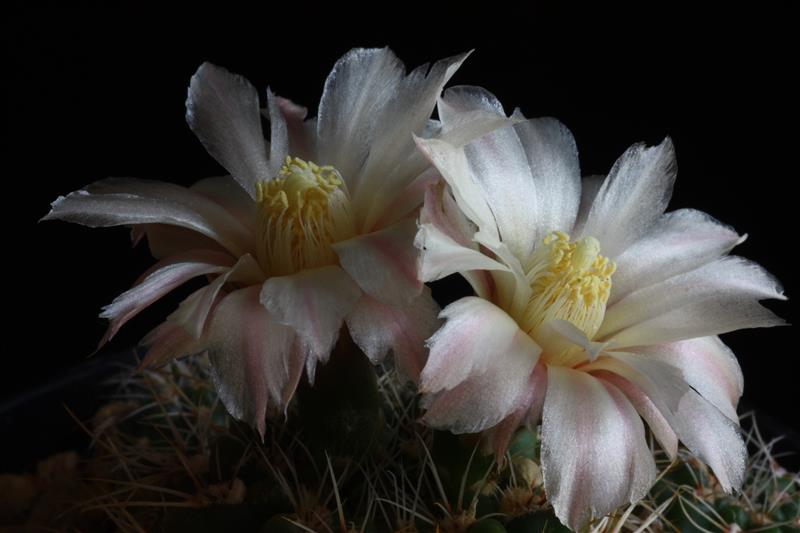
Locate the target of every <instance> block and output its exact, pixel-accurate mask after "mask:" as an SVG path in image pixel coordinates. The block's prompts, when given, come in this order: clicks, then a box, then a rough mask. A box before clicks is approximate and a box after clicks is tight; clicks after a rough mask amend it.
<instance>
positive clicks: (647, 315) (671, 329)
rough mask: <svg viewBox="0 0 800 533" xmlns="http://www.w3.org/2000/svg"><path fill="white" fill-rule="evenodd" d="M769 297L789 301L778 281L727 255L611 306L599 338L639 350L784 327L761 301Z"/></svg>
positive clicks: (749, 262) (760, 269) (641, 290)
mask: <svg viewBox="0 0 800 533" xmlns="http://www.w3.org/2000/svg"><path fill="white" fill-rule="evenodd" d="M767 298H777V299H785V297H784V296H783V292H782V289H781V287H780V284H779V283H778V282H777V280H775V278H773V277H772V276H771V275H770V274H769V273H767V272H766V271H765V270H764V269H763V268H762V267H760V266H759V265H757V264H755V263H753V262H751V261H748V260H745V259H743V258H741V257H734V256H731V257H725V258H722V259H719V260H717V261H715V262H713V263H710V264H708V265H705V266H703V267H701V268H698V269H696V270H693V271H691V272H687V273H684V274H679V275H677V276H673V277H672V278H669V279H667V280H665V281H663V282H661V283H658V284H656V285H651V286H649V287H645V288H642V289H639V290H637V291H635V292H633V293H631V294H629V295H628V296H626V297H625V298H623V299H622V300H620V301H619V302H617V303H616V304H614V305H612V306H610V307H609V308H608V309H606V314H605V319H604V321H603V325H602V326H601V328H600V331H598V333H597V338H598V339H601V340H602V339H609V338H613V339H614V341H615V343H616V346H618V347H623V346H639V345H649V344H660V343H666V342H672V341H676V340H681V339H691V338H695V337H703V336H708V335H716V334H720V333H726V332H729V331H734V330H737V329H741V328H752V327H768V326H775V325H779V324H783V321H782V320H781V319H779V318H778V317H776V316H775V315H774V314H773V313H772V311H770V310H768V309H766V308H765V307H763V306H761V305H760V304H759V303H758V301H759V300H764V299H767Z"/></svg>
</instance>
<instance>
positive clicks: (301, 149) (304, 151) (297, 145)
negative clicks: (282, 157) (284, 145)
mask: <svg viewBox="0 0 800 533" xmlns="http://www.w3.org/2000/svg"><path fill="white" fill-rule="evenodd" d="M274 98H275V105H276V106H277V108H278V109H279V110H280V112H281V115H282V116H283V121H284V122H285V123H286V133H287V135H288V139H289V148H288V153H289V154H291V155H292V156H294V157H299V158H301V159H305V160H309V159H314V151H315V150H316V142H317V140H316V138H317V124H316V119H311V120H306V115H308V109H306V108H305V107H303V106H301V105H298V104H295V103H294V102H292V101H291V100H289V99H288V98H283V97H282V96H275V97H274ZM270 111H271V110H270ZM270 148H271V146H270Z"/></svg>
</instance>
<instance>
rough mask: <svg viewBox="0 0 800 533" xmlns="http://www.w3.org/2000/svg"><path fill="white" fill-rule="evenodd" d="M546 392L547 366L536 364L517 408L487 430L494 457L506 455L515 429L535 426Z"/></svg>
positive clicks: (540, 414) (540, 413)
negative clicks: (523, 426)
mask: <svg viewBox="0 0 800 533" xmlns="http://www.w3.org/2000/svg"><path fill="white" fill-rule="evenodd" d="M546 392H547V366H546V365H543V364H538V365H536V368H534V370H533V373H532V374H531V376H530V379H529V382H528V388H527V391H526V394H524V395H523V396H522V397H521V398H520V399H519V407H518V408H517V409H516V410H514V412H512V413H511V414H510V415H508V416H507V417H506V418H505V419H504V420H503V421H502V422H500V423H499V424H497V425H496V426H495V427H493V428H492V429H491V430H489V445H490V446H491V449H492V451H493V452H494V454H495V457H498V458H500V457H502V456H503V455H504V454H505V453H506V450H508V444H509V443H510V442H511V437H513V436H514V432H515V431H516V430H517V428H519V427H520V426H522V425H526V426H528V427H535V426H536V423H537V422H538V421H539V418H540V417H541V416H542V407H543V406H544V397H545V394H546Z"/></svg>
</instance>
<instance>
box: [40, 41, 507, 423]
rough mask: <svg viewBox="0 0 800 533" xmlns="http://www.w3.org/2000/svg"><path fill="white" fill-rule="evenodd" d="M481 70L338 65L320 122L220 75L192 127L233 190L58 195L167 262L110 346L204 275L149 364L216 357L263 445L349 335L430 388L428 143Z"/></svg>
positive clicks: (107, 188) (144, 284)
mask: <svg viewBox="0 0 800 533" xmlns="http://www.w3.org/2000/svg"><path fill="white" fill-rule="evenodd" d="M465 57H466V54H463V55H460V56H457V57H453V58H450V59H445V60H442V61H439V62H437V63H435V64H433V65H432V66H430V67H429V66H428V65H424V66H422V67H419V68H417V69H416V70H414V71H412V72H411V73H408V74H406V71H405V68H404V66H403V64H402V63H401V62H400V61H399V60H398V59H397V57H396V56H395V55H394V54H393V53H392V52H391V51H390V50H388V49H380V50H379V49H371V50H366V49H354V50H352V51H350V52H349V53H347V54H345V55H344V56H343V57H342V58H341V59H340V60H339V61H338V62H337V63H336V65H335V66H334V68H333V70H332V71H331V73H330V75H329V76H328V78H327V80H326V82H325V87H324V90H323V93H322V98H321V101H320V104H319V114H318V116H317V118H314V119H310V120H305V117H306V109H305V108H303V107H300V106H298V105H296V104H294V103H292V102H290V101H289V100H286V99H284V98H281V97H278V96H275V95H274V94H272V93H271V92H270V91H268V92H267V95H266V96H267V98H266V102H267V107H266V109H264V110H260V109H259V98H258V93H257V91H256V89H255V88H254V87H253V86H252V85H251V84H250V83H249V82H248V81H247V80H246V79H244V78H242V77H241V76H238V75H235V74H231V73H229V72H228V71H226V70H224V69H222V68H220V67H217V66H214V65H211V64H207V63H206V64H203V65H202V66H201V67H200V68H199V69H198V70H197V73H196V74H195V75H194V76H193V77H192V79H191V84H190V86H189V94H188V99H187V101H186V109H187V112H186V117H187V121H188V123H189V126H190V127H191V129H192V130H193V131H194V133H195V134H196V135H197V136H198V138H199V139H200V141H201V142H202V143H203V145H204V146H205V147H206V149H207V150H208V152H209V153H210V154H211V155H212V156H213V157H214V158H215V159H216V160H217V161H218V162H219V163H220V164H221V165H222V166H223V167H224V168H225V169H226V170H227V171H228V172H230V176H226V177H217V178H208V179H204V180H201V181H199V182H197V183H195V184H194V185H192V186H191V187H189V188H186V187H182V186H178V185H174V184H170V183H164V182H158V181H145V180H139V179H106V180H102V181H99V182H97V183H93V184H91V185H89V186H87V187H86V188H85V189H82V190H79V191H76V192H73V193H71V194H69V195H68V196H66V197H61V198H58V199H57V200H56V201H55V202H54V203H53V205H52V211H51V212H50V213H49V214H48V215H47V216H45V217H44V219H46V220H51V219H61V220H67V221H70V222H77V223H79V224H83V225H87V226H91V227H98V226H117V225H130V226H133V227H134V231H133V235H134V239H135V240H139V239H140V238H141V237H143V236H146V238H147V241H148V243H149V245H150V249H151V251H152V253H153V255H154V256H155V257H156V258H157V259H158V260H159V261H158V263H157V264H156V265H155V266H153V267H152V268H151V269H150V270H148V271H147V272H145V274H144V275H142V276H141V278H140V279H139V280H138V281H137V282H136V284H135V285H134V287H133V288H132V289H130V290H129V291H127V292H125V293H124V294H122V295H120V296H119V297H118V298H117V299H115V300H114V302H113V303H111V304H110V305H108V306H107V307H105V308H104V310H103V313H102V315H101V316H102V317H105V318H108V319H110V321H111V324H110V327H109V329H108V332H107V334H106V335H105V337H104V339H103V342H105V341H106V340H108V339H110V338H111V337H112V336H113V335H114V334H115V333H116V332H117V330H118V329H119V328H120V327H121V326H122V325H123V324H124V323H125V322H127V321H128V320H130V319H131V318H132V317H134V316H135V315H136V314H138V313H139V312H140V311H142V310H143V309H144V308H146V307H147V306H148V305H150V304H152V303H153V302H154V301H156V300H158V299H159V298H161V297H162V296H163V295H164V294H166V293H168V292H169V291H171V290H172V289H174V288H175V287H177V286H179V285H181V284H183V283H184V282H186V281H188V280H190V279H192V278H195V277H198V276H204V277H207V278H208V279H209V284H208V285H207V286H205V287H203V288H201V289H199V290H197V291H196V292H194V293H193V294H191V295H190V296H189V297H188V298H186V300H184V301H183V303H182V304H181V305H180V307H179V308H178V309H177V310H176V311H175V312H174V313H172V314H171V315H170V316H169V317H168V318H167V320H166V321H165V322H164V323H163V324H161V325H160V326H159V327H157V328H156V329H155V330H153V331H152V332H151V333H150V334H148V336H147V337H146V338H145V339H144V341H143V342H144V344H146V345H148V346H149V351H148V353H147V356H146V360H145V363H148V364H150V363H153V364H155V363H159V362H163V361H165V360H167V359H169V358H171V357H175V356H180V355H186V354H191V353H198V352H204V351H207V352H208V354H209V356H210V360H211V363H212V371H213V377H214V379H215V382H216V386H217V388H218V390H219V394H220V397H221V398H222V401H223V402H224V404H225V406H226V407H227V408H228V410H229V411H230V412H231V414H233V415H234V416H235V417H237V418H240V419H243V420H246V421H247V422H249V423H250V424H252V425H254V426H255V427H257V428H258V430H259V431H260V432H262V433H263V430H264V417H265V415H266V414H267V412H268V411H280V410H285V407H286V405H287V404H288V402H289V400H290V399H291V397H292V395H293V394H294V391H295V388H296V386H297V384H298V381H299V380H300V378H301V376H302V374H303V369H304V368H306V369H307V372H308V374H309V378H310V379H312V380H313V374H314V368H315V365H316V364H317V363H318V362H322V363H324V362H325V361H326V360H327V358H328V357H329V355H330V353H331V349H332V347H333V345H334V344H335V342H336V340H337V337H338V335H339V331H340V329H341V327H342V325H343V323H344V324H346V325H347V327H348V329H349V333H350V335H351V336H352V338H353V339H354V340H355V342H356V343H357V344H358V345H359V346H360V347H361V348H362V349H363V350H364V352H365V353H366V354H367V355H368V356H369V357H370V358H371V359H372V360H374V361H378V360H380V359H381V358H382V357H383V356H384V355H385V354H386V353H387V352H388V351H389V350H391V351H393V353H394V356H395V358H396V364H397V366H398V367H399V369H400V370H401V371H403V372H404V373H405V374H407V375H408V376H410V377H412V378H416V377H417V376H418V374H419V371H420V369H421V367H422V364H423V363H424V355H425V349H424V339H425V338H426V337H427V336H428V335H430V334H431V333H432V332H433V331H434V330H435V328H436V326H437V318H436V315H437V314H438V310H439V309H438V307H437V305H436V304H435V302H434V301H433V300H432V298H431V296H430V292H429V291H428V289H427V288H425V287H424V285H423V284H422V282H420V281H419V280H418V279H417V275H416V261H417V250H416V249H415V248H414V245H413V240H414V234H415V233H416V222H415V221H416V217H417V213H418V210H419V205H420V204H421V202H422V199H423V196H424V191H425V188H426V185H427V184H428V183H429V182H430V181H431V180H432V179H433V178H434V177H435V173H434V172H433V170H432V169H431V168H430V165H429V163H428V162H427V160H426V159H425V158H424V157H423V156H422V155H421V154H420V153H419V152H418V151H417V150H416V147H415V145H414V139H413V134H416V135H421V136H423V137H435V136H440V135H443V134H444V132H443V131H442V128H441V124H440V123H439V122H438V121H434V120H430V116H431V112H432V110H433V107H434V106H435V104H436V102H437V100H438V98H439V96H440V93H441V90H442V87H443V86H444V84H445V83H446V82H447V81H448V79H449V78H450V77H451V76H452V75H453V73H454V72H455V71H456V69H457V68H458V67H459V65H460V64H461V62H462V61H463V60H464V59H465ZM262 113H263V115H264V116H265V117H266V118H267V119H268V120H269V123H270V140H269V142H267V141H265V139H264V136H263V134H262V126H261V115H262ZM496 118H497V117H489V121H492V120H496ZM472 119H474V120H472ZM486 127H491V124H489V123H488V122H487V123H484V122H483V121H482V120H480V117H479V116H477V115H475V114H465V118H464V120H463V121H462V127H460V128H458V130H457V133H458V135H461V136H463V137H464V139H467V138H469V137H471V136H472V137H474V136H475V135H478V134H481V133H483V132H485V131H486V129H485V128H486ZM449 135H450V137H451V140H452V138H454V135H455V133H453V132H451V133H450V134H449ZM456 137H457V135H456ZM101 344H102V343H101Z"/></svg>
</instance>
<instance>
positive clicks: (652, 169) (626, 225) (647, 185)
mask: <svg viewBox="0 0 800 533" xmlns="http://www.w3.org/2000/svg"><path fill="white" fill-rule="evenodd" d="M676 168H677V167H676V164H675V150H674V148H673V146H672V141H671V140H670V139H669V138H666V139H664V142H662V143H661V144H659V145H658V146H653V147H650V148H645V146H644V145H643V144H636V145H633V146H632V147H630V148H629V149H628V150H627V151H626V152H625V153H624V154H622V156H621V157H620V158H619V159H617V161H616V162H615V163H614V166H613V167H612V168H611V171H610V172H609V174H608V178H606V180H605V182H604V183H603V185H602V186H601V187H600V190H599V191H598V193H597V197H596V198H595V201H594V203H593V204H592V208H591V210H590V211H589V214H588V217H587V220H586V225H585V226H584V228H583V235H589V236H592V237H594V238H596V239H597V240H598V241H600V245H601V246H602V249H603V254H604V255H606V256H608V257H612V258H614V257H616V256H617V255H619V254H620V253H622V252H623V251H624V250H625V249H626V248H627V247H628V246H630V245H631V244H632V243H633V242H634V241H636V240H637V239H638V238H639V237H640V236H641V235H644V234H645V233H646V232H647V231H648V230H649V228H650V226H651V225H652V224H653V223H654V222H655V221H656V219H658V217H660V216H661V214H662V213H663V212H664V210H665V209H666V207H667V203H668V202H669V199H670V196H671V195H672V184H673V183H674V182H675V174H676Z"/></svg>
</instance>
